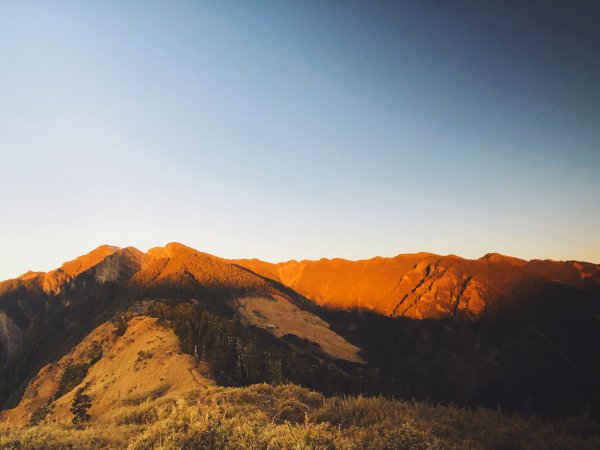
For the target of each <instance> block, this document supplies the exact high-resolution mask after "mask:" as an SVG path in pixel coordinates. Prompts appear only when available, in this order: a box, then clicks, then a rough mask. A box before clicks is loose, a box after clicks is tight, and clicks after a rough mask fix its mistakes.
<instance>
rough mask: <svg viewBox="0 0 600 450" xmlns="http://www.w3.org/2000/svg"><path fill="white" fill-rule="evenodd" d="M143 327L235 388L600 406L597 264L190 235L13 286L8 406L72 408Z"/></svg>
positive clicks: (2, 389) (0, 299) (91, 256)
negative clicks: (209, 240)
mask: <svg viewBox="0 0 600 450" xmlns="http://www.w3.org/2000/svg"><path fill="white" fill-rule="evenodd" d="M136 317H137V318H139V320H140V321H141V322H135V320H134V319H135V318H136ZM132 320H134V322H132ZM132 323H135V324H137V325H136V327H140V330H142V329H143V330H144V331H143V333H144V336H146V335H151V334H152V333H153V331H152V330H155V331H156V335H157V336H158V335H160V336H162V337H163V339H167V336H170V334H169V333H170V332H169V331H168V330H169V329H170V330H172V332H174V333H175V334H176V336H177V338H178V342H179V343H180V346H181V351H183V352H184V353H187V354H188V355H190V356H193V357H194V358H195V360H196V361H200V362H202V364H204V365H206V367H207V369H206V370H207V371H208V372H210V373H211V374H212V375H211V376H212V377H213V378H214V380H215V381H216V382H218V383H221V384H225V385H232V386H238V385H247V384H250V383H256V382H263V381H266V382H271V383H280V382H286V381H290V382H294V383H298V384H302V385H305V386H310V387H312V388H314V389H318V390H320V391H322V392H324V393H326V394H332V393H344V392H347V393H364V394H384V395H393V396H396V397H403V398H417V399H419V398H429V399H431V400H435V401H442V402H454V403H458V404H462V405H483V406H490V407H496V406H497V405H498V404H500V405H502V407H503V408H505V409H508V410H520V411H522V412H537V413H542V414H547V415H563V414H567V413H577V412H581V411H584V410H586V411H588V412H590V414H592V415H593V416H599V415H600V392H599V385H598V382H597V380H598V377H599V376H600V362H599V361H598V358H597V355H599V354H600V266H598V265H596V264H591V263H586V262H576V261H567V262H556V261H549V260H546V261H539V260H533V261H524V260H520V259H517V258H512V257H508V256H503V255H499V254H497V253H490V254H488V255H485V256H484V257H482V258H480V259H477V260H468V259H463V258H459V257H457V256H453V255H450V256H440V255H434V254H430V253H417V254H409V255H399V256H396V257H394V258H380V257H377V258H373V259H369V260H362V261H348V260H342V259H332V260H329V259H321V260H318V261H300V262H297V261H289V262H285V263H278V264H272V263H267V262H264V261H260V260H256V259H254V260H226V259H222V258H219V257H216V256H212V255H209V254H206V253H202V252H199V251H197V250H194V249H192V248H190V247H186V246H184V245H182V244H178V243H171V244H168V245H166V246H165V247H158V248H154V249H151V250H150V251H148V252H147V253H143V252H140V251H139V250H137V249H135V248H133V247H127V248H117V247H112V246H101V247H99V248H97V249H95V250H93V251H92V252H90V253H88V254H87V255H84V256H82V257H80V258H77V259H75V260H73V261H70V262H67V263H65V264H63V265H62V266H61V267H60V268H59V269H56V270H53V271H51V272H48V273H42V272H28V273H26V274H24V275H22V276H21V277H19V278H16V279H12V280H7V281H4V282H2V283H0V404H3V405H4V408H11V407H15V406H18V408H17V409H16V410H13V412H12V413H10V414H12V415H11V416H10V417H13V418H14V420H17V421H20V422H21V423H24V422H27V421H30V420H33V419H32V417H33V418H35V417H37V416H36V411H37V414H38V415H43V414H49V411H50V409H52V408H55V409H54V410H55V411H56V414H59V413H58V411H62V412H61V413H60V414H66V413H65V411H68V408H67V406H68V404H69V403H70V402H72V401H73V398H75V397H76V393H77V392H80V391H78V389H82V387H84V386H87V384H86V383H92V378H93V377H92V375H93V374H95V373H96V372H97V371H99V370H100V368H102V367H105V368H106V369H102V370H106V371H114V370H116V369H115V368H114V367H115V365H114V363H113V362H111V361H112V360H110V359H109V360H106V359H105V358H104V357H103V355H104V353H102V352H104V351H106V352H108V351H109V350H110V352H112V353H114V354H115V355H117V354H118V355H119V356H118V358H121V359H120V361H121V360H123V361H125V359H126V358H127V355H128V354H129V353H127V352H126V351H125V350H126V348H123V347H122V346H121V345H116V344H115V342H116V341H115V340H119V339H120V336H121V335H122V333H128V334H126V335H127V336H128V337H127V340H126V341H119V342H123V344H122V345H125V347H127V346H128V345H132V346H134V343H135V348H138V347H140V346H141V347H140V348H142V347H143V345H144V344H143V342H142V341H140V338H138V337H136V336H137V335H136V334H135V333H134V331H133V329H131V328H128V327H131V326H132V325H131V324H132ZM142 324H143V326H142ZM127 330H129V331H127ZM165 330H167V331H165ZM93 336H102V338H101V339H100V337H99V338H98V339H95V338H94V337H93ZM144 339H145V338H144ZM169 339H170V338H169ZM94 342H97V344H94ZM101 342H102V343H101ZM127 342H130V344H127ZM98 345H100V346H101V347H102V348H103V349H104V350H103V351H102V352H100V351H99V350H98V349H99V348H100V347H97V346H98ZM170 345H171V344H170ZM131 348H134V347H131ZM157 348H158V347H157ZM165 348H166V347H165ZM169 348H170V350H169V352H171V353H172V352H175V351H176V349H177V346H176V344H172V346H171V347H169ZM136 351H137V350H136ZM140 351H141V350H140ZM165 351H166V350H165ZM123 352H124V353H123ZM112 353H111V354H112ZM115 357H116V356H115ZM123 358H125V359H123ZM176 360H177V358H175V359H172V360H169V362H168V364H176V363H175V362H173V361H176ZM182 361H183V359H182ZM185 361H186V362H185V364H186V367H187V369H186V370H188V369H189V367H188V366H189V364H192V362H193V360H190V359H185ZM163 363H164V364H167V362H166V360H165V361H163ZM123 364H125V363H123ZM161 364H162V363H161ZM134 366H135V367H138V366H136V365H135V364H134V362H132V366H131V367H134ZM159 366H160V364H159V365H158V366H148V367H155V368H157V367H159ZM94 367H96V368H95V369H93V368H94ZM127 367H129V366H127ZM190 367H191V366H190ZM128 370H129V369H128ZM136 370H137V369H136ZM148 370H150V369H148ZM152 370H154V369H152ZM156 370H158V369H156ZM190 370H192V369H190ZM119 373H120V372H119ZM124 373H125V372H124ZM157 373H158V372H157ZM175 373H176V372H174V373H171V372H169V374H170V375H169V377H173V380H174V381H173V382H172V383H171V385H170V386H171V387H170V388H169V389H171V390H172V391H173V392H177V389H178V388H177V385H176V380H177V379H178V378H177V377H176V375H175ZM94 376H99V375H98V373H96V375H94ZM132 376H133V375H132ZM90 377H92V378H90ZM159 378H160V377H159ZM94 380H96V378H94ZM182 380H184V378H182ZM181 382H182V383H184V381H181ZM95 383H97V381H95ZM115 383H116V384H114V385H110V386H108V385H106V386H107V387H106V388H104V387H103V388H102V389H109V391H108V393H107V397H106V398H107V399H110V398H116V397H115V396H118V395H117V393H118V392H120V391H118V389H121V388H123V386H124V385H123V386H121V385H120V384H119V383H117V382H115ZM128 383H130V382H129V381H128ZM152 383H154V381H152ZM156 383H158V382H156ZM173 383H175V384H173ZM189 383H193V377H192V378H190V377H186V378H185V383H184V384H185V386H187V387H189V385H190V384H189ZM158 384H160V383H158ZM158 384H157V385H156V386H154V385H153V386H154V388H156V389H159V388H161V386H159V385H158ZM184 384H182V385H181V386H180V388H181V389H183V388H184ZM36 386H37V387H36ZM40 386H48V388H47V392H46V394H44V395H42V394H36V392H38V391H40V389H41V388H39V387H40ZM89 386H92V385H91V384H90V385H89ZM103 386H104V385H103ZM119 386H121V387H119ZM128 386H129V385H128ZM134 388H135V386H134V385H131V386H129V387H128V389H134ZM44 389H46V388H44ZM89 389H92V388H91V387H89ZM111 389H113V390H111ZM114 389H117V390H116V391H114ZM186 389H187V388H186ZM40 392H41V391H40ZM90 392H95V391H94V390H93V389H92V390H90ZM24 394H25V396H24ZM109 394H110V395H109ZM36 395H38V396H39V398H38V397H36ZM63 395H64V396H67V397H65V399H63V400H60V398H59V397H62V396H63ZM119 395H120V394H119ZM107 401H108V400H107ZM109 403H110V402H109ZM109 403H106V402H105V403H102V406H101V408H105V409H106V408H110V404H109ZM53 405H54V406H53ZM51 407H52V408H51ZM97 407H98V408H100V406H99V404H98V406H97ZM105 409H103V410H105ZM42 413H43V414H42ZM57 417H58V416H57Z"/></svg>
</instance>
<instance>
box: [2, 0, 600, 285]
mask: <svg viewBox="0 0 600 450" xmlns="http://www.w3.org/2000/svg"><path fill="white" fill-rule="evenodd" d="M595 4H596V5H597V2H593V1H590V2H572V1H569V2H556V3H555V4H554V3H553V2H549V1H538V2H527V1H525V2H524V1H518V2H508V1H497V2H487V1H481V0H478V1H468V2H467V1H465V2H429V1H415V2H409V1H402V2H377V1H372V2H342V1H339V2H338V1H335V2H334V1H323V0H319V1H314V2H313V1H306V0H304V1H297V2H288V1H272V2H262V1H261V2H246V1H239V2H235V1H218V2H216V1H207V2H204V1H162V2H155V1H138V2H135V1H52V2H49V1H45V0H44V1H40V2H30V1H23V0H18V1H7V0H2V1H0V157H1V158H0V202H1V203H0V204H1V208H2V213H1V216H0V279H6V278H9V277H14V276H17V275H19V274H21V273H23V272H25V271H26V270H29V269H33V270H49V269H51V268H54V267H56V266H58V265H60V263H62V262H63V261H65V260H68V259H72V258H73V257H75V256H77V255H80V254H83V253H86V252H88V251H89V250H91V249H93V248H95V247H96V246H98V245H100V244H103V243H109V244H114V245H119V246H127V245H133V246H136V247H138V248H140V249H141V250H147V249H148V248H149V247H152V246H157V245H164V244H166V243H167V242H169V241H179V242H182V243H185V244H187V245H190V246H192V247H195V248H197V249H199V250H203V251H206V252H209V253H213V254H216V255H219V256H223V257H258V258H261V259H266V260H269V261H280V260H288V259H304V258H320V257H344V258H351V259H358V258H367V257H372V256H375V255H382V256H392V255H395V254H398V253H410V252H417V251H431V252H436V253H443V254H447V253H454V254H458V255H461V256H465V257H470V258H476V257H480V256H482V255H483V254H485V253H487V252H491V251H498V252H501V253H505V254H510V255H514V256H519V257H523V258H527V259H529V258H553V259H580V260H588V261H593V262H600V57H599V56H598V55H600V25H599V23H600V14H599V11H600V7H599V6H594V5H595Z"/></svg>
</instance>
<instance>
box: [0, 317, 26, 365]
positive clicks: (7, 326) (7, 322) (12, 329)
mask: <svg viewBox="0 0 600 450" xmlns="http://www.w3.org/2000/svg"><path fill="white" fill-rule="evenodd" d="M22 337H23V332H22V331H21V329H20V328H19V327H18V326H17V324H16V323H15V322H14V321H13V320H12V319H11V318H10V317H8V315H7V314H6V313H5V312H3V311H0V345H1V346H2V349H3V350H4V352H5V353H6V354H7V355H10V354H11V353H13V352H14V351H15V350H16V349H17V348H18V347H19V344H20V342H21V338H22Z"/></svg>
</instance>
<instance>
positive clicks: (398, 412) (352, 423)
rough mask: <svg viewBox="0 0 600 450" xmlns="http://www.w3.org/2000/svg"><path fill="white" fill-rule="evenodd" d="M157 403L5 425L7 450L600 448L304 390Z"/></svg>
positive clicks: (581, 433) (567, 433) (527, 425)
mask: <svg viewBox="0 0 600 450" xmlns="http://www.w3.org/2000/svg"><path fill="white" fill-rule="evenodd" d="M154 397H155V396H154ZM154 397H148V398H147V399H145V400H144V401H142V402H140V403H138V404H135V405H131V404H125V405H121V406H119V407H117V408H115V409H114V410H113V411H112V412H111V414H109V415H107V414H105V415H104V416H103V417H102V420H101V421H92V422H90V423H89V424H87V425H86V426H85V427H81V428H77V427H75V426H66V425H59V424H41V425H38V426H35V427H14V426H8V425H1V426H0V448H2V449H5V448H6V449H88V448H128V449H132V450H133V449H135V450H141V449H182V448H189V449H264V450H267V449H268V450H271V449H273V450H275V449H282V450H283V449H405V448H406V449H442V448H443V449H446V448H450V449H452V448H454V449H510V448H528V449H572V448H575V449H578V448H582V449H586V448H589V449H596V448H600V427H599V426H598V425H597V424H595V423H593V422H591V421H589V420H587V419H586V418H585V417H576V418H570V419H567V420H563V421H559V422H548V421H543V420H541V419H538V418H522V417H519V416H507V415H504V414H502V413H500V412H495V411H490V410H485V409H479V410H475V411H471V410H466V409H462V408H456V407H452V406H440V405H432V404H428V403H417V402H404V401H395V400H388V399H384V398H381V397H376V398H368V397H362V396H358V397H332V398H324V397H323V396H322V395H321V394H319V393H316V392H312V391H310V390H307V389H304V388H301V387H299V386H295V385H281V386H271V385H267V384H258V385H253V386H250V387H247V388H224V387H219V386H215V385H205V386H200V387H199V388H198V390H196V391H195V392H193V393H188V394H187V395H186V396H185V397H181V398H179V399H177V400H174V399H172V398H169V397H168V396H165V397H159V398H154Z"/></svg>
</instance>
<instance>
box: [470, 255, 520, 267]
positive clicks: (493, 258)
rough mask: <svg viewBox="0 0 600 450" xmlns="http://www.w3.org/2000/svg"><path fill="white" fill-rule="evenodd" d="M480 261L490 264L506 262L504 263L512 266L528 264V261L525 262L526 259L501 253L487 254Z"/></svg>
mask: <svg viewBox="0 0 600 450" xmlns="http://www.w3.org/2000/svg"><path fill="white" fill-rule="evenodd" d="M479 259H480V260H486V261H490V262H504V263H508V264H510V265H512V266H522V265H523V264H526V263H527V261H525V260H524V259H520V258H515V257H514V256H506V255H503V254H501V253H496V252H492V253H486V254H485V255H483V256H482V257H481V258H479Z"/></svg>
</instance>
